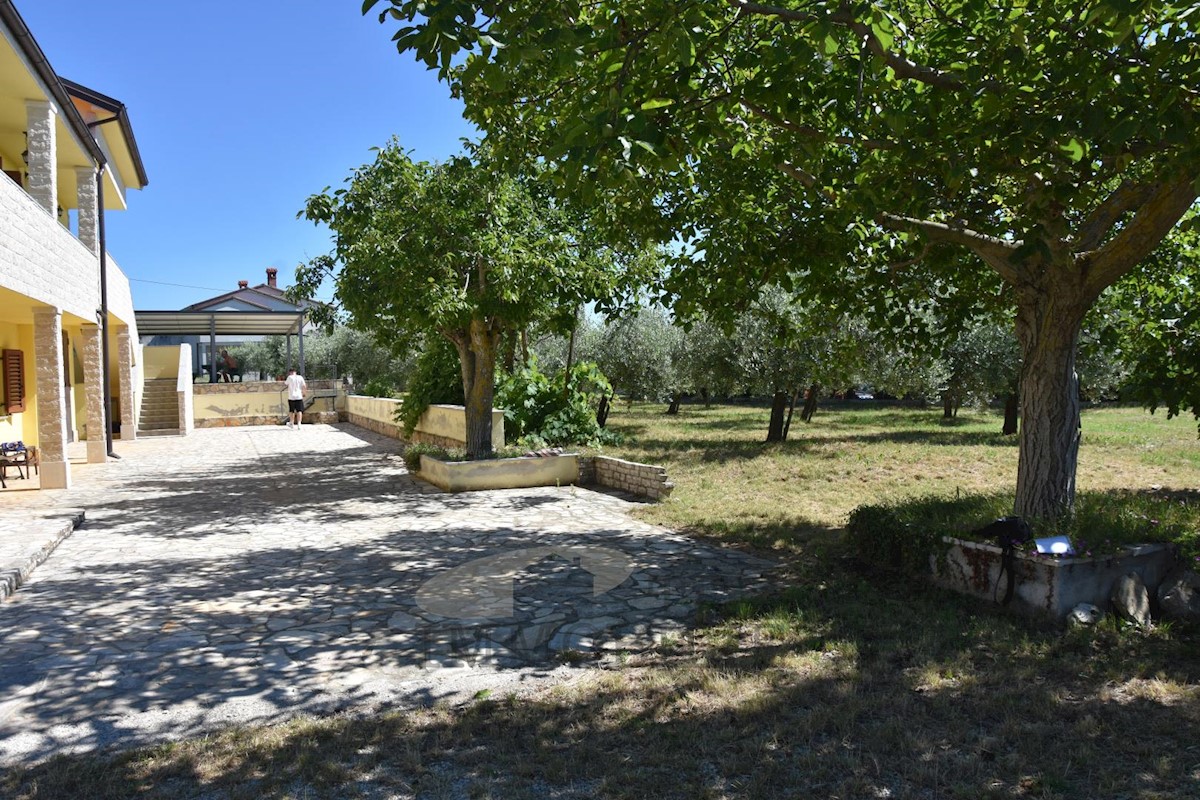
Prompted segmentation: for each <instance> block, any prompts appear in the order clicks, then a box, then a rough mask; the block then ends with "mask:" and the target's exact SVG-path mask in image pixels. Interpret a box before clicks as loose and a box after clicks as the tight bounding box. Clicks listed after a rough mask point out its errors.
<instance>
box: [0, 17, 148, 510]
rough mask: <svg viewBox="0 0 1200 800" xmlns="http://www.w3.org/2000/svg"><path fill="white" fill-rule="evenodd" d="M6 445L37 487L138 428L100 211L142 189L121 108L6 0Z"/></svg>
mask: <svg viewBox="0 0 1200 800" xmlns="http://www.w3.org/2000/svg"><path fill="white" fill-rule="evenodd" d="M0 34H2V35H0V170H2V171H3V173H4V174H3V175H0V351H2V353H0V356H2V359H0V368H2V372H3V381H2V382H3V385H2V386H0V389H2V390H3V399H2V400H0V442H8V441H13V440H22V441H24V442H25V443H26V444H27V445H36V446H37V447H38V449H39V451H40V457H41V470H40V475H41V486H42V488H67V487H69V486H70V483H71V470H70V464H69V462H68V460H67V444H68V443H69V442H71V441H74V440H76V439H81V438H82V439H86V441H87V458H88V461H96V462H99V461H104V460H106V458H107V456H108V453H109V452H110V439H111V431H112V428H111V427H110V417H111V423H112V425H113V427H116V426H117V425H119V426H120V430H121V433H122V435H123V437H124V436H129V435H131V434H132V432H133V431H134V430H135V429H136V427H137V425H136V415H137V405H138V395H139V393H140V387H139V376H138V369H137V360H138V347H137V343H138V336H137V328H136V322H135V319H134V314H133V301H132V297H131V294H130V290H129V281H128V280H127V279H126V277H125V275H124V274H122V272H121V270H120V268H119V267H118V266H117V264H116V262H114V261H113V260H112V257H111V256H109V255H108V254H107V253H106V252H105V251H104V249H103V246H104V215H105V214H106V213H107V212H109V211H119V210H123V209H125V207H126V192H127V191H129V190H130V189H141V188H142V187H144V186H145V185H146V183H147V179H146V172H145V168H144V166H143V165H142V161H141V157H140V155H139V154H138V148H137V142H136V141H135V139H134V136H133V129H132V127H131V126H130V122H129V115H128V113H127V112H126V110H125V106H124V105H123V104H122V103H120V102H119V101H117V100H114V99H113V98H111V97H108V96H106V95H103V94H100V93H99V92H96V91H94V90H92V89H89V88H87V87H85V86H82V85H80V84H78V83H73V82H71V81H68V80H65V79H63V78H61V77H60V76H59V75H58V74H57V73H55V71H54V69H53V67H52V66H51V65H50V63H49V61H48V60H47V59H46V56H45V54H44V53H43V52H42V50H41V48H40V47H39V46H38V44H37V41H36V40H35V39H34V37H33V34H32V33H31V32H30V30H29V28H28V27H27V26H26V24H25V22H24V21H23V20H22V19H21V16H20V14H18V13H17V10H16V7H15V6H14V5H13V3H12V2H11V0H0Z"/></svg>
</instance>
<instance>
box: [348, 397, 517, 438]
mask: <svg viewBox="0 0 1200 800" xmlns="http://www.w3.org/2000/svg"><path fill="white" fill-rule="evenodd" d="M399 407H400V401H399V400H394V399H392V398H390V397H364V396H362V395H357V394H353V395H350V396H349V397H347V398H346V410H347V412H348V413H350V414H357V415H358V416H361V417H366V418H367V419H369V420H374V421H375V422H381V423H384V424H386V425H396V428H397V433H396V434H395V435H396V436H397V437H399V436H400V433H399V425H397V424H396V418H395V416H394V414H395V411H396V409H397V408H399ZM416 430H417V432H418V433H427V434H430V435H432V436H437V437H440V438H443V439H453V440H454V441H458V442H464V443H465V442H466V439H467V416H466V409H464V408H463V407H462V406H448V405H434V406H430V407H429V408H427V409H426V410H425V413H424V414H422V415H421V419H420V421H419V422H418V423H417V428H416ZM502 447H504V412H503V411H501V410H499V409H493V410H492V449H494V450H499V449H500V448H502Z"/></svg>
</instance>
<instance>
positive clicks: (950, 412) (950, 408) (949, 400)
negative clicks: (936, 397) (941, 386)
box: [942, 390, 954, 419]
mask: <svg viewBox="0 0 1200 800" xmlns="http://www.w3.org/2000/svg"><path fill="white" fill-rule="evenodd" d="M953 416H954V397H953V395H951V394H950V391H949V390H946V391H944V392H942V419H950V418H951V417H953Z"/></svg>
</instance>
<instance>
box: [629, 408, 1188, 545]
mask: <svg viewBox="0 0 1200 800" xmlns="http://www.w3.org/2000/svg"><path fill="white" fill-rule="evenodd" d="M663 408H664V406H657V405H655V406H647V405H636V406H634V407H633V408H632V409H630V408H628V407H626V406H624V405H620V406H618V407H617V408H616V410H614V412H613V414H612V416H611V417H610V420H609V425H610V426H611V427H612V428H613V429H614V430H616V431H617V432H619V433H621V434H623V435H624V438H625V444H624V445H622V446H619V447H610V448H607V449H606V451H605V452H606V453H608V454H610V455H615V456H618V457H622V458H629V459H631V460H634V461H644V462H649V463H654V464H661V465H663V466H665V467H666V468H667V474H668V475H669V476H670V477H671V479H672V480H673V481H674V482H675V484H676V489H675V491H674V493H673V495H672V497H671V501H670V502H669V503H666V504H663V505H660V506H651V507H648V508H646V509H644V510H643V511H642V516H643V517H644V518H645V519H647V520H649V521H652V522H656V523H659V524H662V525H666V526H668V527H671V528H675V529H680V530H686V531H690V532H693V533H696V534H701V535H707V536H714V537H719V538H723V539H726V540H732V541H739V542H744V543H748V544H752V545H754V546H757V547H761V548H768V549H780V548H784V549H786V548H787V547H788V543H789V542H791V541H798V542H799V543H800V545H803V544H804V543H805V542H807V541H808V540H809V538H810V537H811V536H812V535H813V534H822V533H828V532H832V531H836V530H839V529H841V528H842V527H843V526H844V525H845V524H846V520H847V518H848V516H849V514H850V512H851V511H853V510H854V509H855V508H856V507H858V506H860V505H865V504H874V503H895V502H900V501H906V500H911V499H914V498H922V497H929V496H935V497H942V498H953V497H956V496H963V495H974V494H983V495H997V494H1005V493H1011V492H1012V490H1013V487H1014V486H1015V484H1016V472H1017V440H1016V437H1012V436H1007V437H1006V436H1002V435H1001V434H1000V427H1001V418H1000V415H999V414H997V413H991V412H986V413H985V412H978V411H970V410H967V409H964V410H962V411H961V412H960V413H959V416H958V417H957V418H955V419H951V420H943V419H942V418H941V412H940V410H933V409H907V408H882V409H870V408H862V407H859V406H849V407H845V406H843V407H840V408H831V409H822V410H820V411H818V413H817V416H816V417H815V418H814V420H813V422H812V423H811V424H808V425H805V424H804V423H800V422H796V423H795V424H794V425H793V427H792V430H791V435H790V437H789V441H787V442H784V443H782V444H771V445H766V444H763V439H764V438H765V436H766V430H767V418H768V416H769V411H768V409H767V408H765V407H761V406H715V407H713V408H705V407H703V406H700V405H696V406H686V405H685V406H684V407H683V411H682V412H681V414H680V415H679V416H678V417H668V416H666V415H664V414H663V413H662V410H663ZM1078 485H1079V489H1080V491H1081V492H1083V493H1091V494H1090V496H1092V497H1099V496H1100V494H1101V493H1105V492H1111V491H1124V492H1150V491H1152V490H1153V491H1157V492H1160V493H1161V496H1162V497H1166V496H1168V495H1170V494H1171V493H1172V492H1174V493H1176V494H1175V496H1177V497H1182V496H1186V493H1188V492H1194V491H1195V489H1196V488H1197V487H1200V441H1197V436H1196V425H1195V423H1194V422H1193V421H1192V420H1191V419H1190V418H1188V419H1180V418H1176V419H1173V420H1168V419H1167V418H1166V416H1165V415H1164V414H1161V413H1160V414H1157V415H1151V414H1148V413H1146V412H1145V411H1143V410H1141V409H1136V408H1102V409H1092V410H1087V411H1085V412H1084V415H1083V445H1082V447H1081V448H1080V456H1079V475H1078ZM1094 505H1095V503H1093V506H1094ZM1001 510H1003V507H1002V506H1001ZM991 518H994V517H990V516H988V515H986V514H985V515H984V516H983V517H982V518H981V520H980V524H982V523H984V522H986V521H988V520H989V519H991Z"/></svg>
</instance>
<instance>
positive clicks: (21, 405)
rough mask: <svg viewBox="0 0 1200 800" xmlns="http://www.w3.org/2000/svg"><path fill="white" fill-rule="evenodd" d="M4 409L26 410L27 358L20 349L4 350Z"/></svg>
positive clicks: (10, 411) (10, 410) (16, 411)
mask: <svg viewBox="0 0 1200 800" xmlns="http://www.w3.org/2000/svg"><path fill="white" fill-rule="evenodd" d="M3 360H4V409H5V413H8V414H17V413H20V412H22V411H24V410H25V358H24V357H23V356H22V354H21V351H20V350H5V351H4V357H3Z"/></svg>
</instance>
